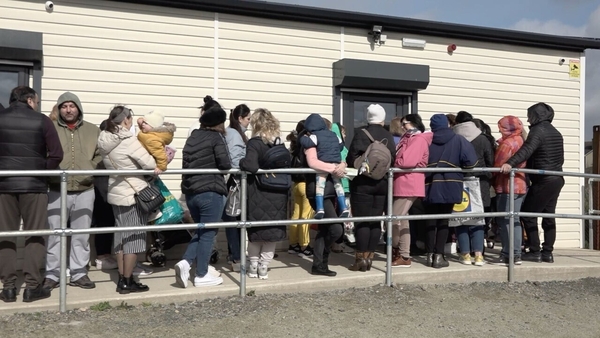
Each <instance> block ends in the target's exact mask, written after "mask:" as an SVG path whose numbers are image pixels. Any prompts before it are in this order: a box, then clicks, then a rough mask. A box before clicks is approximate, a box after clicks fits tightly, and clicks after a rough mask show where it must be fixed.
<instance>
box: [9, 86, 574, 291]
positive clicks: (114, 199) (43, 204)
mask: <svg viewBox="0 0 600 338" xmlns="http://www.w3.org/2000/svg"><path fill="white" fill-rule="evenodd" d="M38 105H39V97H38V95H37V93H35V91H33V89H31V88H29V87H17V88H15V89H14V90H13V91H12V93H11V98H10V106H9V107H8V108H5V109H4V110H2V111H1V112H0V145H5V146H3V147H0V159H3V160H0V170H48V169H63V170H91V169H112V170H136V169H146V170H152V171H153V172H154V175H150V176H148V175H146V176H144V175H110V176H109V177H108V178H106V177H105V178H102V177H93V176H91V175H82V176H68V181H67V187H68V191H67V208H68V213H67V216H68V222H69V226H70V227H71V228H74V229H86V228H90V227H92V226H96V227H98V226H101V227H106V226H115V227H124V226H141V225H145V224H148V222H149V221H152V220H154V219H157V218H158V217H160V213H157V211H156V210H153V211H149V210H146V209H147V208H145V207H144V205H142V204H141V203H142V202H141V201H140V200H139V195H140V192H142V191H144V190H145V189H148V188H151V187H152V186H153V185H154V184H155V183H154V182H155V180H156V178H157V176H158V175H160V174H161V173H163V172H165V171H166V170H167V164H168V163H169V162H170V160H171V159H172V157H173V155H172V153H171V154H170V153H169V144H170V143H171V142H172V140H173V137H174V133H175V131H176V127H175V125H173V124H171V123H169V122H166V121H165V116H164V114H163V113H162V112H161V111H160V110H154V111H152V112H149V113H147V114H145V115H143V116H140V117H139V118H137V119H136V120H135V122H134V113H133V111H132V110H131V109H130V108H128V107H127V106H124V105H115V106H114V107H113V108H112V109H111V111H110V113H109V115H108V117H107V119H106V120H105V121H104V122H103V123H102V124H101V126H100V128H99V127H97V126H95V125H94V124H91V123H89V122H87V121H85V120H84V114H83V112H84V110H83V105H82V102H81V101H80V100H79V98H78V97H77V96H76V95H75V94H73V93H70V92H67V93H64V94H63V95H61V96H60V97H59V98H58V100H57V104H56V106H55V114H54V116H53V117H52V119H53V120H51V118H49V117H47V116H45V115H43V114H41V113H38V112H37V110H38ZM366 116H367V121H366V122H367V124H366V126H364V127H360V128H358V129H356V131H355V134H354V138H353V139H352V140H351V141H350V142H348V144H349V147H348V148H346V145H345V140H344V137H345V135H343V134H344V130H343V126H341V125H339V124H331V123H330V122H329V121H327V120H326V119H324V118H323V117H322V116H321V115H319V114H316V113H315V114H310V115H308V116H307V118H306V119H305V120H302V121H300V122H298V124H297V126H296V128H295V130H294V131H292V132H291V133H290V135H288V137H287V141H289V142H290V143H289V148H286V146H285V144H284V142H283V140H282V137H281V128H280V122H279V120H278V119H277V118H276V117H275V114H273V113H271V112H270V111H269V110H267V109H264V108H257V109H255V110H254V111H252V110H251V109H250V108H249V107H248V106H246V105H245V104H241V105H238V106H236V107H235V108H234V109H232V110H231V111H230V113H229V117H228V114H227V113H226V112H225V110H224V109H223V107H222V106H221V105H220V104H219V103H218V102H217V101H215V100H214V99H212V98H211V97H210V96H207V97H206V98H205V99H204V105H203V106H202V107H201V113H200V118H199V123H198V124H197V125H194V126H192V127H191V128H190V131H189V133H188V138H187V140H186V143H185V146H184V147H183V149H182V160H183V161H182V167H183V168H184V169H220V170H228V169H231V168H239V169H241V170H244V171H246V172H249V173H250V175H248V190H247V198H248V200H247V203H248V210H249V211H248V214H247V219H248V220H249V221H277V220H284V219H287V218H289V217H290V216H291V217H292V219H297V220H298V224H297V225H294V226H290V227H289V228H288V227H286V226H282V225H273V226H266V227H251V228H249V229H248V240H249V243H248V252H247V256H248V260H249V262H248V264H247V274H248V277H250V278H258V279H261V280H266V279H268V271H269V266H270V263H271V262H272V260H273V259H274V258H275V257H276V253H275V249H276V244H277V243H278V242H281V241H284V240H285V239H289V249H288V252H289V253H290V254H298V255H302V256H305V257H312V269H311V271H310V272H311V273H312V274H314V275H322V276H329V277H334V276H336V274H337V273H336V272H335V271H333V270H332V269H330V264H329V258H330V255H331V254H332V252H333V250H332V248H333V247H334V245H335V244H336V243H339V242H340V241H341V239H342V237H343V236H344V229H345V227H344V222H345V221H344V219H345V218H346V217H348V216H350V215H352V216H356V217H370V216H381V215H384V214H385V213H386V207H387V186H388V185H387V175H386V173H387V169H388V168H390V167H396V168H401V169H413V168H426V167H429V168H478V167H487V168H491V167H496V168H501V172H500V173H495V174H493V175H492V174H491V173H489V172H487V173H486V172H483V173H476V174H470V175H466V174H463V173H460V172H436V173H433V172H428V173H417V172H402V173H396V174H394V185H393V189H394V191H393V201H392V203H393V214H394V215H400V216H403V215H408V214H411V213H412V214H414V210H415V207H416V206H417V205H419V206H421V207H422V210H423V212H424V213H426V214H450V213H452V212H453V210H454V208H455V205H457V204H460V203H461V202H462V199H463V180H465V179H475V180H477V181H478V186H479V187H480V190H481V191H480V193H481V199H482V204H483V207H484V208H485V210H486V211H490V210H493V209H495V210H498V211H507V210H508V206H509V202H510V201H509V200H508V199H509V191H508V188H509V187H508V175H507V174H508V173H509V172H510V170H511V169H512V168H513V167H514V168H524V167H527V168H535V169H542V170H556V171H561V170H562V164H563V162H564V150H563V140H562V135H561V134H560V132H558V131H557V130H556V128H554V127H553V126H552V123H551V122H552V120H553V117H554V111H553V110H552V108H551V107H550V106H548V105H547V104H544V103H538V104H536V105H533V106H532V107H530V108H529V109H528V112H527V116H528V122H529V124H530V125H531V132H530V133H529V136H526V134H525V132H524V131H525V130H524V126H523V123H522V121H521V120H520V119H519V118H517V117H515V116H505V117H503V118H502V119H500V120H499V121H498V129H499V132H500V134H501V135H502V137H501V138H500V139H498V140H495V139H494V138H493V136H492V135H491V129H490V128H489V126H487V124H485V123H484V122H483V121H481V120H477V119H475V118H474V117H473V116H472V115H471V114H470V113H468V112H465V111H461V112H459V113H458V114H457V115H456V116H447V115H444V114H434V115H433V116H432V117H431V118H430V120H429V121H430V122H429V127H430V130H427V129H426V127H425V125H424V123H423V121H422V119H421V117H420V116H419V115H417V114H411V115H407V116H403V117H395V118H393V119H390V118H389V116H388V114H387V112H386V111H385V110H384V108H383V107H382V106H380V105H377V104H372V105H370V106H369V107H368V108H367V114H366ZM228 119H229V126H228V127H225V123H226V122H227V120H228ZM390 120H391V122H390V125H391V128H390V130H391V131H388V128H387V127H386V124H387V123H386V121H390ZM33 122H35V123H33ZM328 122H329V123H328ZM248 128H250V130H251V135H247V134H246V131H247V129H248ZM134 129H137V131H132V130H134ZM9 144H10V146H8V145H9ZM9 157H10V160H8V158H9ZM290 167H294V168H312V169H314V170H316V171H317V174H302V175H297V174H295V175H290V174H277V175H275V174H268V175H265V174H257V171H258V170H259V169H281V168H290ZM350 169H355V171H356V173H355V174H352V175H350V174H349V172H350V171H352V170H350ZM58 183H59V182H58V181H57V180H56V179H55V178H50V179H49V180H47V179H46V178H44V177H2V178H0V211H2V212H3V214H4V215H6V216H5V217H6V218H7V221H5V222H3V223H2V224H4V225H2V226H0V230H2V231H15V230H17V229H18V228H19V220H20V218H21V217H22V218H23V221H24V229H25V230H41V229H48V228H50V229H57V228H60V205H61V201H60V190H59V187H60V186H59V185H58ZM239 184H240V183H239V177H237V176H236V175H230V176H228V177H227V179H226V177H225V176H224V175H221V174H211V175H206V174H186V175H183V176H182V180H181V191H182V194H183V197H182V198H184V203H182V204H184V206H185V209H186V210H187V211H188V213H189V218H191V219H192V220H193V222H195V223H198V224H207V223H213V222H219V221H221V220H223V221H235V220H239V215H238V216H230V215H229V214H228V213H226V212H225V205H226V203H227V201H228V195H229V192H230V191H231V190H232V189H231V188H232V187H235V186H236V185H239ZM563 185H564V179H562V177H557V176H541V175H524V174H522V173H517V174H516V176H515V194H514V196H515V208H516V209H519V208H520V210H523V211H528V212H548V213H554V211H555V209H556V203H557V199H558V196H559V194H560V191H561V188H562V187H563ZM290 208H293V210H292V209H290ZM313 218H314V219H321V218H329V219H336V220H337V222H334V223H332V224H318V225H317V226H316V230H317V231H316V237H315V238H314V240H312V242H311V239H310V235H309V223H310V219H313ZM490 222H492V220H489V222H488V221H486V223H485V224H483V225H481V224H478V225H460V226H458V227H456V228H455V229H451V228H450V227H449V222H448V219H447V218H445V219H433V220H429V221H426V222H425V228H426V230H425V236H424V238H423V240H424V242H425V251H426V252H425V255H426V264H427V266H431V267H433V268H444V267H447V266H449V262H448V259H447V257H446V253H445V245H446V243H447V242H448V241H449V240H450V239H451V238H452V237H453V236H455V237H456V239H457V241H458V245H459V250H460V255H459V262H460V263H462V264H466V265H475V266H481V265H483V264H484V263H485V260H484V258H483V252H484V236H485V233H486V231H487V229H486V227H487V226H488V225H489V223H490ZM494 222H495V223H496V224H497V225H498V229H499V230H498V231H499V233H500V237H501V239H502V250H501V256H500V258H499V259H497V260H496V261H495V262H496V263H498V264H506V263H507V261H508V258H507V257H508V243H507V242H508V235H507V233H508V220H507V218H504V217H500V218H498V219H496V220H494ZM515 223H516V224H515V230H516V231H515V234H517V235H516V236H515V243H514V247H515V252H514V254H515V262H516V264H520V262H521V261H522V260H528V261H533V262H542V261H543V262H549V263H552V262H553V261H554V258H553V256H552V251H553V248H554V241H555V239H556V223H555V221H554V220H553V219H544V220H543V221H542V228H543V229H544V242H543V243H542V244H541V245H540V241H539V236H538V233H537V231H538V228H537V219H536V218H527V217H521V220H520V221H519V220H518V219H517V220H516V222H515ZM521 223H522V224H523V227H524V229H525V231H526V233H527V238H528V241H529V243H528V247H529V252H523V251H522V250H521V244H522V243H521V242H522V237H521V236H520V233H521V231H520V225H521ZM412 228H413V224H411V222H408V221H406V220H403V221H395V222H394V224H393V226H392V228H391V229H383V228H382V225H381V222H379V221H376V222H357V223H355V224H354V227H353V230H352V232H353V233H352V235H353V236H354V238H355V239H356V243H355V245H356V246H355V256H354V261H353V263H352V264H351V265H349V266H348V269H350V270H351V271H357V272H365V271H369V270H370V269H371V267H372V265H373V260H374V259H375V255H376V250H377V246H378V245H379V243H380V238H381V233H382V231H391V232H392V267H401V268H406V267H410V266H411V265H412V264H413V262H412V258H411V256H414V253H413V252H411V251H412V248H413V246H414V242H415V238H411V237H414V236H411V233H412V232H413V231H412V230H413V229H412ZM216 234H217V229H215V228H210V227H199V228H198V229H197V230H196V231H195V232H194V233H193V235H192V236H191V238H190V240H189V243H188V245H187V248H186V251H185V253H184V254H183V256H182V257H181V260H179V261H178V262H177V263H176V265H175V279H176V284H177V285H178V286H180V287H183V288H185V287H187V286H188V284H189V282H190V280H191V281H192V282H193V285H194V286H195V287H208V286H215V285H219V284H222V283H223V279H222V278H221V277H220V272H219V271H217V270H216V269H215V268H214V267H213V266H211V264H210V263H211V256H212V255H213V251H214V245H215V237H216ZM72 237H73V238H72V241H71V250H70V257H69V260H68V268H69V276H70V277H69V278H70V280H69V285H71V286H74V287H81V288H84V289H93V288H94V287H95V283H94V282H93V281H91V280H90V278H89V277H88V273H87V271H88V266H89V263H90V252H91V249H90V243H89V235H76V236H72ZM226 237H227V252H228V263H229V264H230V266H231V270H232V271H233V272H239V271H240V263H241V262H240V258H241V254H240V251H239V248H240V241H241V240H242V239H241V236H240V230H239V229H238V228H228V229H226ZM58 243H59V238H58V237H57V236H49V238H48V239H47V240H46V239H45V238H44V237H35V236H34V237H30V238H28V239H27V241H26V245H25V251H26V255H25V261H24V265H23V272H24V274H25V284H26V288H25V291H24V293H23V301H26V302H28V301H36V300H39V299H44V298H47V297H49V296H50V294H51V291H52V290H53V289H55V288H57V287H58V286H59V285H60V283H59V277H60V276H59V273H58V271H59V269H60V260H59V250H58ZM95 250H96V252H97V259H96V260H95V264H96V266H97V268H99V269H104V270H110V269H117V270H118V279H117V280H116V285H117V286H116V291H117V292H119V293H121V294H127V293H130V292H146V291H148V290H149V287H148V286H147V285H144V284H142V283H141V282H140V281H139V280H138V279H137V278H136V277H137V276H144V275H148V274H151V273H152V270H151V269H149V268H147V267H144V266H143V265H141V264H140V262H138V258H137V257H138V254H139V253H142V252H145V251H146V232H143V231H134V232H116V233H114V235H104V236H96V241H95ZM15 252H16V247H15V244H14V240H13V239H9V238H2V239H0V279H1V280H2V283H3V289H2V292H1V293H0V300H3V301H5V302H12V301H15V300H16V285H15V283H16V271H15V261H16V254H15ZM194 263H195V266H196V269H195V273H194V274H193V279H192V277H191V276H192V274H191V271H192V266H193V265H194ZM44 267H45V274H44V275H43V274H40V271H41V270H44Z"/></svg>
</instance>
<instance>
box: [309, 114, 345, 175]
mask: <svg viewBox="0 0 600 338" xmlns="http://www.w3.org/2000/svg"><path fill="white" fill-rule="evenodd" d="M304 128H305V129H306V130H307V131H308V132H309V133H310V136H302V137H300V139H299V141H300V144H301V145H302V147H303V148H304V149H308V148H312V147H316V148H317V158H318V159H319V160H320V161H323V162H326V163H341V162H342V155H341V153H340V152H341V150H342V149H343V148H344V144H343V143H342V141H341V139H340V138H338V137H337V135H336V134H335V133H334V132H333V131H331V130H329V129H327V125H326V124H325V121H324V120H323V118H322V117H321V115H319V114H310V115H309V116H308V117H307V118H306V121H305V122H304Z"/></svg>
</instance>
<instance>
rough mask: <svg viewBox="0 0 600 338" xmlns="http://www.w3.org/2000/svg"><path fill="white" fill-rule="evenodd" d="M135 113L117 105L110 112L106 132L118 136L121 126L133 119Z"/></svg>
mask: <svg viewBox="0 0 600 338" xmlns="http://www.w3.org/2000/svg"><path fill="white" fill-rule="evenodd" d="M132 116H133V111H132V110H131V109H129V108H127V107H125V106H122V105H116V106H114V108H113V109H112V110H111V111H110V114H109V115H108V119H107V120H106V131H109V132H111V133H113V134H116V133H117V132H118V131H119V125H120V124H121V122H123V121H124V120H125V119H128V118H131V117H132Z"/></svg>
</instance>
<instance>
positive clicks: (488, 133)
mask: <svg viewBox="0 0 600 338" xmlns="http://www.w3.org/2000/svg"><path fill="white" fill-rule="evenodd" d="M473 123H475V126H477V128H479V130H481V133H482V134H483V136H485V137H486V138H487V139H488V141H489V142H490V144H491V145H492V149H493V150H496V139H495V138H494V136H493V135H492V128H491V127H490V126H489V125H488V124H487V123H485V122H483V120H481V119H473Z"/></svg>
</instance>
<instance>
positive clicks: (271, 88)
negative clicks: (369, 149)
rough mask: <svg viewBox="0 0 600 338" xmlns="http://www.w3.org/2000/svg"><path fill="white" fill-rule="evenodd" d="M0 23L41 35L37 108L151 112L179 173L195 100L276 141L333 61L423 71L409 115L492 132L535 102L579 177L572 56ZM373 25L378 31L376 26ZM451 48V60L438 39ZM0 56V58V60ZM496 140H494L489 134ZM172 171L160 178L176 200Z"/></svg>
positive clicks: (202, 17) (205, 19)
mask: <svg viewBox="0 0 600 338" xmlns="http://www.w3.org/2000/svg"><path fill="white" fill-rule="evenodd" d="M0 12H1V13H2V16H3V19H2V20H1V21H0V28H5V29H15V30H30V31H36V32H42V33H44V75H43V80H42V91H43V92H42V95H43V97H42V99H43V100H42V109H43V110H44V111H45V112H49V111H50V109H51V108H52V106H53V104H54V102H55V100H56V98H57V97H58V96H59V95H60V94H61V93H62V92H64V91H66V90H70V91H73V92H75V93H77V94H78V95H79V96H80V98H81V101H82V102H83V105H84V109H85V112H86V118H87V119H88V120H90V121H91V122H94V123H100V122H101V121H102V120H103V119H104V118H105V117H106V116H107V115H108V112H109V110H110V108H111V106H112V105H113V104H114V103H125V104H128V105H129V106H130V107H131V108H132V109H133V110H134V111H135V113H136V114H137V115H141V114H144V113H146V112H148V111H150V110H151V109H153V108H161V109H162V110H164V111H165V112H166V114H167V117H168V120H170V121H171V122H174V123H175V124H176V125H177V126H178V128H179V129H178V131H177V135H176V139H175V141H174V145H175V146H176V147H177V148H178V149H179V150H180V151H179V152H178V154H177V157H176V159H175V160H174V162H173V163H172V164H171V166H172V167H174V168H176V167H180V165H181V161H180V156H181V149H182V147H183V145H184V143H185V137H186V136H187V130H188V127H189V126H190V125H191V124H192V123H194V122H195V121H196V119H197V116H198V109H197V107H198V106H199V105H200V104H201V102H202V97H203V96H204V95H206V94H210V95H213V96H214V97H216V98H218V100H219V101H220V102H221V103H222V104H223V105H224V106H225V107H226V108H227V109H230V108H233V107H234V106H235V105H237V104H239V103H246V104H248V105H249V106H250V107H251V108H258V107H265V108H268V109H270V110H271V111H273V112H274V113H275V114H276V116H277V117H278V118H279V119H280V120H281V130H282V134H283V136H285V135H286V134H287V133H288V132H289V131H290V130H292V129H293V128H294V127H295V124H296V122H297V121H299V120H300V119H303V118H305V117H306V116H307V115H308V114H309V113H312V112H317V113H321V114H323V115H324V116H327V117H329V118H331V117H332V110H333V88H332V84H333V81H332V64H333V62H335V61H337V60H339V59H341V58H355V59H368V60H375V61H388V62H402V63H415V64H425V65H429V66H430V77H431V78H430V84H429V87H428V88H427V89H426V90H425V91H422V92H420V94H419V113H420V114H422V115H423V117H424V118H425V119H428V118H429V117H430V116H431V115H432V114H433V113H437V112H444V113H446V112H457V111H459V110H467V111H469V112H471V113H473V114H474V115H475V116H477V117H479V118H481V119H483V120H484V121H486V122H487V123H488V124H489V125H490V126H491V127H492V129H493V130H494V132H497V128H496V122H497V121H498V120H499V119H500V118H501V117H502V116H504V115H509V114H510V115H516V116H519V117H520V118H522V119H523V121H524V122H525V121H526V109H527V107H529V106H530V105H531V104H533V103H536V102H539V101H544V102H547V103H548V104H550V105H552V106H553V107H554V109H555V110H556V117H555V122H554V124H555V125H556V126H557V127H558V128H559V130H560V131H561V132H562V133H563V135H564V136H565V166H564V169H565V170H566V171H576V172H578V171H582V170H583V167H582V166H583V163H582V162H581V153H580V151H581V146H580V145H581V143H582V142H583V139H582V137H583V131H582V130H580V121H581V118H583V117H582V116H580V95H581V94H582V93H581V92H580V82H579V80H577V79H570V78H569V73H568V62H567V63H565V65H562V66H560V65H559V64H558V59H559V58H564V59H567V60H569V59H578V58H579V54H577V53H573V52H561V51H553V50H547V49H536V48H530V47H521V46H512V45H501V44H493V43H483V42H476V41H469V40H457V39H446V38H441V37H434V36H417V35H410V36H406V37H411V38H420V39H425V40H427V46H426V48H425V49H424V50H415V49H409V48H402V41H401V39H402V37H405V35H404V34H402V33H396V32H389V31H388V32H385V33H386V34H387V35H388V39H387V41H386V43H385V45H382V46H377V45H375V46H373V45H371V43H370V42H369V41H368V39H367V34H366V33H367V32H366V31H365V30H360V29H355V28H343V27H338V26H325V25H316V24H308V23H301V22H291V21H278V20H269V19H263V18H256V17H244V16H235V15H228V14H218V15H215V13H207V12H198V11H189V10H178V9H170V8H165V7H151V6H142V5H133V4H125V3H118V2H113V1H110V2H108V1H102V0H97V1H89V0H83V1H76V0H65V1H61V2H60V4H57V5H56V6H55V10H54V12H53V13H47V12H46V11H45V9H44V6H43V3H39V2H31V1H17V0H5V1H3V2H1V3H0ZM384 29H385V28H384ZM451 43H452V44H456V45H457V50H456V51H455V52H454V53H453V55H449V54H448V53H447V49H446V48H447V45H448V44H451ZM0 59H2V57H1V56H0ZM496 136H499V135H498V134H496ZM178 182H179V177H178V176H167V184H168V185H169V187H170V188H171V189H172V190H173V191H174V192H175V193H176V194H179V192H178V190H179V187H178ZM580 182H581V181H580V180H579V179H577V178H567V179H566V185H565V188H564V189H563V193H562V194H561V197H560V200H559V204H558V205H559V207H558V210H557V212H559V213H580V212H581V210H582V209H581V192H580ZM558 224H559V228H558V232H559V234H558V236H557V237H558V240H557V246H560V247H580V246H581V222H580V221H578V220H560V221H559V222H558Z"/></svg>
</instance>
